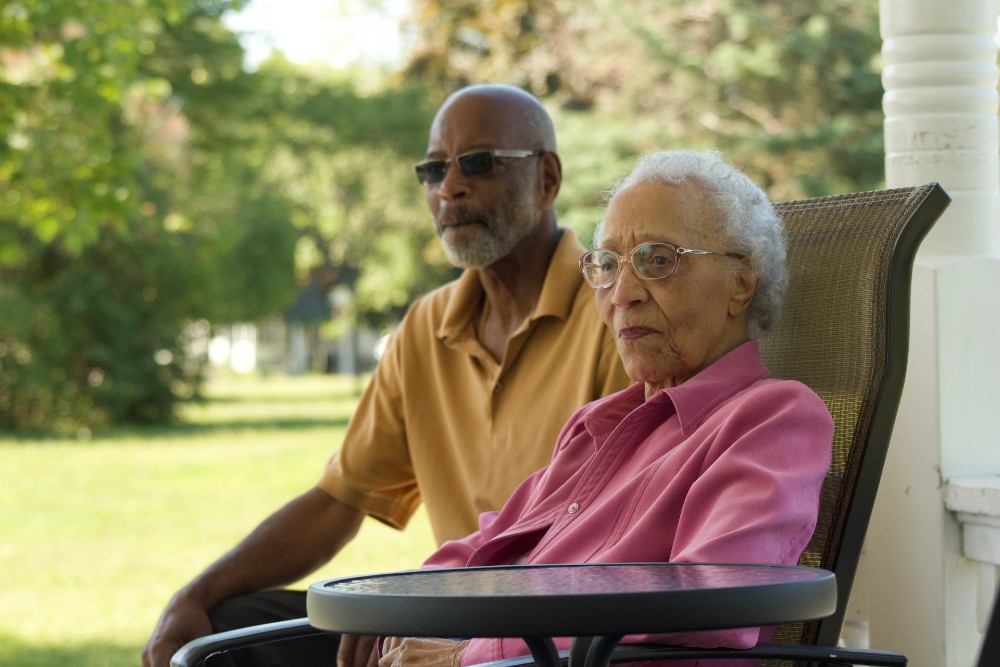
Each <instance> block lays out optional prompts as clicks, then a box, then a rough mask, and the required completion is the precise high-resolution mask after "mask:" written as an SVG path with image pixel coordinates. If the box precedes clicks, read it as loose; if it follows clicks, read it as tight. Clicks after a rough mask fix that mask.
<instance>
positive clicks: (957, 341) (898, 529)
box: [852, 0, 1000, 667]
mask: <svg viewBox="0 0 1000 667" xmlns="http://www.w3.org/2000/svg"><path fill="white" fill-rule="evenodd" d="M880 12H881V30H882V37H883V48H882V54H883V59H884V66H885V68H884V73H883V84H884V86H885V96H884V100H883V107H884V110H885V114H886V118H885V141H886V162H885V164H886V186H887V187H897V186H904V185H915V184H918V183H925V182H928V181H938V182H940V183H941V184H942V185H943V186H944V188H945V189H946V190H947V191H948V192H949V194H951V196H952V198H953V203H952V205H951V207H950V208H949V210H948V211H947V212H946V213H945V215H944V216H943V217H942V218H941V220H939V221H938V223H937V225H936V227H935V228H934V229H933V230H932V231H931V233H930V235H929V236H928V238H927V239H926V240H925V242H924V244H923V246H922V247H921V250H920V253H919V255H918V259H917V265H916V267H915V270H914V282H913V315H912V319H911V327H912V331H911V350H910V359H909V366H908V370H907V381H906V388H905V390H904V395H903V400H902V404H901V406H900V412H899V416H898V418H897V421H896V427H895V431H894V435H893V442H892V446H891V448H890V451H889V459H888V461H887V465H886V469H885V473H884V475H883V479H882V484H881V486H880V489H879V495H878V500H877V502H876V507H875V515H874V516H873V519H872V523H871V526H870V529H869V535H868V539H867V542H866V552H865V558H864V563H863V566H862V572H863V574H864V576H863V577H862V578H861V580H860V581H859V586H858V587H856V589H855V593H854V594H853V597H852V600H853V599H854V598H857V599H858V600H859V603H858V605H857V606H860V607H862V608H865V607H866V608H867V615H868V620H869V636H870V643H871V645H872V646H873V647H876V648H890V649H895V650H899V651H902V652H903V653H905V654H907V655H908V656H909V658H910V661H911V664H915V665H943V666H946V667H968V666H969V665H971V664H973V662H974V660H975V657H976V655H977V654H978V649H979V643H980V629H981V624H982V622H983V620H984V619H983V609H984V604H983V600H984V599H986V597H985V596H992V594H993V587H994V586H995V585H996V564H990V563H988V562H983V561H979V560H973V558H977V556H975V555H973V554H969V553H964V554H963V546H962V531H963V526H964V525H965V523H964V522H965V518H963V519H962V521H963V523H960V522H959V519H958V516H957V515H956V514H955V513H954V512H952V511H949V509H948V507H946V505H945V489H946V488H951V486H960V488H961V489H962V490H964V491H965V492H966V494H968V493H973V494H975V490H976V489H978V488H983V489H984V492H986V493H989V492H990V489H991V488H993V489H994V490H993V491H992V493H993V494H994V495H995V494H996V491H995V487H993V486H992V484H993V483H992V481H991V480H993V479H998V478H1000V435H998V431H1000V429H998V424H1000V419H998V418H997V416H998V415H1000V389H998V387H1000V354H998V350H1000V347H998V345H1000V215H998V214H1000V194H998V187H1000V160H998V148H1000V139H998V137H1000V128H998V120H997V91H996V87H997V66H996V60H997V39H996V37H997V36H996V32H997V2H996V0H947V1H944V0H880ZM974 475H978V477H973V476H974ZM970 480H972V481H971V482H970ZM976 480H978V481H976ZM970 483H971V484H972V486H971V488H972V490H971V491H970V490H969V489H970V487H969V484H970ZM949 494H950V495H951V496H956V494H955V493H952V492H949ZM957 496H962V494H957ZM962 497H966V498H967V497H968V495H966V496H962ZM972 506H976V507H987V508H988V507H989V503H985V504H983V503H980V504H979V505H975V504H973V505H972ZM969 507H970V505H969V504H963V505H961V506H958V507H955V508H954V509H956V510H958V511H962V512H963V513H964V514H963V517H967V516H969V514H968V509H969ZM987 511H988V510H987ZM986 523H987V524H989V521H986ZM996 525H997V526H1000V523H997V524H996ZM977 535H978V533H977ZM997 536H998V539H1000V528H998V529H997ZM998 544H1000V542H998ZM985 551H988V549H986V550H985ZM998 553H1000V551H998ZM990 600H992V598H991V597H990ZM852 604H853V603H852Z"/></svg>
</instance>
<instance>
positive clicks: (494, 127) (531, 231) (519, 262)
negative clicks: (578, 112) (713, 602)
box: [142, 85, 629, 667]
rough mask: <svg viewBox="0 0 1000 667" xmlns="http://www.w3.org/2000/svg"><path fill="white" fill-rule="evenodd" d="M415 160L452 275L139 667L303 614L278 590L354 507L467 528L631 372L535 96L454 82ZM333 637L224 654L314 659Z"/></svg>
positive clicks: (415, 313) (192, 589) (341, 527)
mask: <svg viewBox="0 0 1000 667" xmlns="http://www.w3.org/2000/svg"><path fill="white" fill-rule="evenodd" d="M416 172H417V178H418V179H419V180H420V182H421V183H422V184H423V185H424V187H425V189H426V196H427V203H428V206H429V208H430V212H431V214H432V216H433V218H434V224H435V227H436V229H437V232H438V234H439V236H440V238H441V241H442V243H443V245H444V247H445V250H446V252H447V254H448V257H449V259H450V260H451V261H452V262H453V263H454V264H455V265H456V266H459V267H462V268H464V269H467V270H466V271H465V272H463V274H462V275H461V276H460V277H459V278H458V279H457V280H456V281H454V282H452V283H449V284H448V285H445V286H444V287H442V288H440V289H438V290H436V291H434V292H432V293H431V294H429V295H427V296H425V297H423V298H421V299H420V300H418V301H417V302H415V303H414V304H413V305H412V307H411V308H410V311H409V312H408V313H407V315H406V317H405V318H404V320H403V322H402V323H401V325H400V327H399V328H398V330H397V331H396V333H395V334H394V335H393V336H392V339H391V340H390V342H389V345H388V346H387V349H386V352H385V354H384V355H383V357H382V359H381V360H380V362H379V366H378V368H377V370H376V372H375V376H374V377H373V379H372V382H371V384H370V385H369V386H368V388H367V390H366V391H365V393H364V396H363V397H362V399H361V402H360V405H359V406H358V409H357V412H356V413H355V415H354V418H353V419H352V421H351V424H350V427H349V428H348V431H347V434H346V436H345V439H344V443H343V446H342V448H341V450H340V451H339V452H337V453H336V454H335V455H334V456H333V457H332V458H331V459H330V461H329V462H328V463H327V465H326V468H325V470H324V473H323V475H322V477H321V478H320V480H319V482H318V483H317V485H316V486H315V487H314V488H312V489H310V490H308V491H306V492H305V493H304V494H302V495H301V496H299V497H297V498H295V499H294V500H292V501H291V502H289V503H288V504H287V505H285V506H284V507H283V508H281V509H279V510H278V511H277V512H275V513H274V514H273V515H271V516H270V517H269V518H267V519H266V520H265V521H264V522H263V523H261V524H260V525H259V526H258V527H257V528H256V529H254V530H253V531H252V532H251V533H250V535H248V536H247V537H246V538H244V539H243V541H241V542H240V543H239V544H238V545H237V546H236V547H234V548H233V549H232V550H231V551H230V552H229V553H227V554H225V555H224V556H222V557H221V558H220V559H219V560H218V561H216V562H215V563H213V564H212V565H210V566H209V567H208V568H207V569H206V570H205V571H204V572H202V573H201V574H200V575H198V576H197V577H195V579H194V580H193V581H191V582H190V583H189V584H187V585H186V586H184V587H183V588H182V589H181V590H180V591H178V592H177V593H176V594H175V595H174V596H173V598H172V599H171V600H170V603H169V604H168V605H167V607H166V609H165V610H164V611H163V613H162V615H161V617H160V619H159V622H158V623H157V626H156V628H155V630H154V631H153V635H152V637H151V638H150V640H149V642H148V644H147V645H146V648H145V650H144V651H143V655H142V661H143V665H144V667H166V665H167V664H168V662H169V659H170V656H171V655H172V654H173V653H174V652H175V651H176V650H177V649H178V648H179V647H180V646H182V645H183V644H184V643H186V642H188V641H190V640H191V639H194V638H196V637H199V636H202V635H205V634H209V633H211V632H213V631H220V630H226V629H232V628H234V627H243V626H246V625H253V624H257V623H265V622H271V621H277V620H282V619H285V618H296V617H301V616H304V615H305V594H304V592H301V591H285V590H275V589H277V588H278V587H281V586H285V585H288V584H290V583H292V582H295V581H297V580H299V579H301V578H302V577H305V576H308V575H309V574H310V573H312V572H314V571H315V570H316V569H318V568H319V567H321V566H322V565H324V564H325V563H326V562H327V561H329V560H330V559H331V558H332V557H333V556H334V555H335V554H336V553H337V552H338V551H339V550H340V549H341V548H342V547H343V546H344V545H345V544H346V543H348V542H349V541H350V540H351V539H352V538H353V537H354V535H355V534H356V532H357V530H358V527H359V526H360V524H361V521H362V519H363V518H364V517H365V516H366V515H369V516H372V517H374V518H376V519H378V520H380V521H383V522H385V523H388V524H389V525H392V526H395V527H397V528H403V527H405V525H406V523H407V521H408V520H409V518H410V516H411V515H412V514H413V512H414V510H415V509H416V507H417V505H418V504H419V503H420V502H424V503H425V505H426V508H427V512H428V516H429V517H430V521H431V525H432V527H433V530H434V535H435V538H436V539H437V540H438V541H439V542H444V541H445V540H449V539H456V538H459V537H462V536H464V535H466V534H468V533H469V532H471V531H473V530H475V528H476V526H477V517H478V515H479V513H480V512H482V511H487V510H494V509H497V508H499V507H500V506H502V505H503V503H504V501H505V500H506V499H507V497H508V495H509V494H510V492H511V491H512V490H513V489H514V487H515V486H516V485H517V483H518V482H519V481H520V480H521V479H523V478H524V477H525V476H527V475H528V474H530V473H532V472H534V471H535V470H537V469H538V468H541V467H542V466H544V465H545V464H546V463H547V462H548V460H549V458H550V457H551V454H552V444H553V443H554V442H555V439H556V436H557V435H558V433H559V429H560V427H561V426H562V425H563V423H564V422H565V421H566V419H567V418H568V417H569V416H570V415H571V414H572V413H573V412H574V410H575V409H577V408H578V407H579V406H581V405H583V404H585V403H587V402H589V401H591V400H593V399H595V398H598V397H601V396H604V395H606V394H609V393H611V392H613V391H616V390H618V389H620V388H622V387H625V386H627V384H628V383H629V380H628V377H627V376H626V374H625V372H624V370H623V368H622V366H621V362H620V360H619V358H618V355H617V353H616V350H615V344H614V341H613V340H612V337H611V336H610V335H609V334H608V332H607V331H606V330H605V328H604V327H603V326H601V321H600V318H599V316H598V314H597V311H596V309H595V308H594V303H593V296H592V294H591V293H590V288H589V287H588V286H587V285H586V283H585V282H584V281H583V279H582V277H581V276H580V274H579V269H578V265H577V261H578V259H579V257H580V254H581V253H582V252H583V248H582V247H581V246H580V244H579V243H578V241H577V240H576V238H575V237H574V235H573V233H572V232H571V231H569V230H565V229H561V228H559V226H558V225H557V223H556V212H555V199H556V195H557V194H558V193H559V186H560V182H561V179H562V166H561V163H560V161H559V156H558V154H557V153H556V141H555V132H554V130H553V127H552V121H551V119H550V118H549V116H548V114H547V113H546V112H545V109H544V108H543V107H542V105H541V104H540V103H539V102H538V100H536V99H535V98H534V97H532V96H531V95H529V94H527V93H525V92H524V91H522V90H520V89H517V88H513V87H510V86H502V85H482V86H472V87H469V88H465V89H462V90H460V91H458V92H457V93H455V94H453V95H452V96H451V97H449V98H448V99H447V100H446V101H445V103H444V105H442V107H441V109H440V110H439V111H438V113H437V116H436V117H435V119H434V122H433V125H432V126H431V130H430V137H429V141H428V147H427V155H426V156H425V160H424V161H423V162H421V163H420V164H418V165H417V167H416ZM330 641H331V639H330V638H329V637H318V638H312V639H307V640H302V641H297V642H291V643H288V644H287V645H286V646H281V645H277V647H275V648H272V647H267V646H265V647H259V648H255V649H249V650H247V651H242V652H240V653H243V654H244V655H239V656H238V661H234V663H232V664H240V665H265V664H296V665H303V664H312V662H317V661H318V662H324V663H329V661H330V658H331V656H332V655H333V654H334V652H335V651H336V648H335V646H336V644H333V646H331V645H330V643H329V642H330ZM333 641H334V642H335V641H336V639H335V638H334V639H333ZM369 646H370V645H369ZM369 646H364V645H359V646H357V648H356V649H355V648H354V647H353V646H345V647H342V648H343V649H344V650H342V653H344V652H347V653H349V652H351V651H356V653H357V654H358V655H367V654H368V653H369V651H368V649H369ZM272 651H274V652H275V653H274V654H273V655H274V656H279V657H269V656H268V655H267V653H268V652H272ZM230 659H231V658H230Z"/></svg>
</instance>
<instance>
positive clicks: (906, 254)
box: [761, 183, 949, 646]
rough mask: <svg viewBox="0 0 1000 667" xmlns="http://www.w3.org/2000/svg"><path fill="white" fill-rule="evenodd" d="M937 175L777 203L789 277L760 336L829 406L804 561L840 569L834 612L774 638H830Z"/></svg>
mask: <svg viewBox="0 0 1000 667" xmlns="http://www.w3.org/2000/svg"><path fill="white" fill-rule="evenodd" d="M948 202H949V198H948V196H947V195H946V194H945V193H944V191H943V190H942V189H941V188H940V187H938V186H937V184H935V183H931V184H928V185H924V186H919V187H913V188H900V189H893V190H881V191H875V192H865V193H857V194H849V195H842V196H835V197H823V198H816V199H806V200H800V201H790V202H784V203H781V204H778V205H777V208H778V212H779V214H780V215H781V216H782V218H783V219H784V222H785V227H786V229H787V233H788V248H789V252H788V268H789V273H790V276H789V278H790V279H789V286H788V292H787V294H786V297H785V302H784V306H783V309H782V314H781V319H780V320H779V322H778V323H777V325H776V327H775V328H774V329H773V331H772V332H771V333H770V334H769V335H768V336H766V337H765V338H763V339H762V340H761V349H762V354H763V357H764V361H765V363H766V364H767V366H768V368H769V369H770V370H771V373H772V374H773V375H774V376H775V377H781V378H794V379H796V380H799V381H801V382H803V383H805V384H807V385H808V386H809V387H811V388H812V389H813V391H815V392H816V393H817V394H819V395H820V397H822V399H823V400H824V401H825V402H826V405H827V407H828V408H829V409H830V412H831V413H832V415H833V418H834V422H835V432H834V438H833V464H832V466H831V469H830V472H829V474H828V475H827V479H826V482H825V484H824V488H823V496H822V500H821V507H820V515H819V523H818V525H817V528H816V532H815V534H814V536H813V539H812V541H811V542H810V544H809V546H808V548H807V550H806V552H805V554H804V555H803V556H802V559H801V560H800V564H802V565H809V566H813V567H823V568H826V569H829V570H833V571H834V572H835V573H836V575H837V582H838V589H839V590H838V593H839V596H840V599H839V601H838V605H837V607H838V608H837V612H836V614H834V616H832V617H830V618H827V619H823V620H822V621H816V622H812V623H805V624H794V625H789V626H782V627H780V628H779V629H778V634H777V635H776V636H775V641H777V642H789V643H803V644H817V643H818V644H824V645H829V646H836V643H837V639H838V637H839V634H840V629H841V625H842V623H843V619H844V611H845V609H846V605H847V599H848V595H849V593H850V590H851V584H852V582H853V580H854V574H855V570H856V568H857V563H858V559H859V558H860V554H861V546H862V541H863V539H864V533H865V531H866V529H867V526H868V520H869V518H870V515H871V509H872V505H873V503H874V499H875V492H876V489H877V486H878V480H879V477H880V475H881V472H882V466H883V463H884V461H885V455H886V451H887V449H888V445H889V436H890V434H891V432H892V424H893V420H894V419H895V415H896V409H897V407H898V404H899V397H900V393H901V391H902V387H903V377H904V374H905V370H906V359H907V347H908V335H909V333H908V330H909V290H910V278H911V268H912V262H913V258H914V255H915V253H916V249H917V246H918V245H919V243H920V241H921V239H922V238H923V237H924V235H925V234H926V232H927V230H928V229H929V228H930V226H931V225H932V224H933V223H934V221H935V220H936V219H937V217H938V216H939V215H940V214H941V212H942V211H943V210H944V208H945V207H946V206H947V205H948Z"/></svg>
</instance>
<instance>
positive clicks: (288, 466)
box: [0, 376, 433, 667]
mask: <svg viewBox="0 0 1000 667" xmlns="http://www.w3.org/2000/svg"><path fill="white" fill-rule="evenodd" d="M357 388H358V383H357V382H356V381H355V380H354V379H353V378H345V377H337V376H309V377H300V378H288V377H273V376H272V377H268V378H260V377H256V376H254V377H234V378H228V377H227V378H222V379H218V380H214V381H213V382H211V383H210V384H209V386H208V392H207V393H208V396H209V399H210V400H209V401H208V402H207V404H205V405H192V406H189V407H187V408H186V410H185V411H184V413H183V416H184V420H183V424H182V425H179V426H177V427H175V428H169V429H151V430H135V429H133V430H118V431H112V432H107V433H95V434H94V435H93V437H92V439H91V440H89V441H85V442H84V441H76V440H61V439H37V438H32V439H19V438H16V437H10V436H9V435H7V436H0V664H2V665H12V666H16V667H55V666H57V665H58V666H60V667H64V666H66V665H73V666H74V667H98V666H100V667H116V666H118V665H121V666H123V667H124V666H129V667H133V666H134V665H136V664H138V654H139V651H140V650H141V647H142V645H143V644H144V643H145V641H146V638H147V637H148V634H149V632H150V630H151V629H152V627H153V624H154V623H155V622H156V618H157V616H158V614H159V611H160V609H161V608H162V606H163V604H164V603H165V602H166V601H167V599H168V598H169V596H170V595H171V593H172V592H173V591H174V590H176V589H177V588H178V587H179V586H180V585H181V584H183V583H184V582H186V581H187V580H188V579H189V578H190V577H191V576H193V575H194V574H196V573H197V572H199V571H200V570H201V568H202V567H203V566H204V565H206V564H207V563H208V562H210V561H211V560H214V559H215V558H216V557H217V556H218V555H219V554H221V553H222V552H223V551H225V550H226V549H228V548H229V547H230V546H232V545H233V544H234V543H235V542H236V541H237V540H238V539H239V538H240V537H242V536H243V535H245V534H246V532H247V531H249V530H250V529H251V528H252V527H253V526H255V525H256V524H257V523H258V522H259V521H260V520H261V519H262V518H264V517H265V516H266V515H267V514H269V513H270V512H272V511H273V510H275V509H277V507H279V506H280V505H281V504H282V503H284V502H285V501H287V500H289V499H290V498H291V497H293V496H294V495H297V494H298V493H301V492H302V491H304V490H305V489H307V488H308V487H309V486H311V485H312V484H313V483H314V482H315V481H316V479H317V478H318V476H319V474H320V472H321V469H322V465H323V462H324V461H325V460H326V459H327V457H328V456H329V455H330V454H331V453H332V452H333V451H334V450H336V448H337V447H338V446H339V444H340V442H341V440H342V438H343V434H344V428H345V426H346V424H347V420H348V418H349V417H350V414H351V411H352V410H353V408H354V405H355V403H356V400H357V394H356V391H357ZM432 548H433V540H432V538H431V534H430V528H429V526H428V524H427V521H426V518H425V516H424V515H423V514H422V513H421V514H419V515H418V516H417V517H416V518H415V519H414V521H413V522H412V523H411V525H410V528H409V529H408V530H407V531H405V532H403V533H400V532H398V531H394V530H391V529H389V528H386V527H384V526H383V525H381V524H379V523H377V522H375V521H372V520H368V521H366V523H365V526H364V527H363V528H362V532H361V534H360V536H359V537H358V539H356V540H354V542H353V543H352V544H351V545H349V546H348V547H347V549H345V550H344V552H342V553H341V554H340V555H339V556H338V558H336V559H335V560H334V562H333V563H331V564H330V565H328V566H327V567H326V568H325V569H323V570H322V571H320V572H318V573H316V574H315V575H314V576H312V577H310V578H309V581H312V580H315V579H322V578H326V577H332V576H338V575H343V574H351V573H358V572H377V571H387V570H395V569H403V568H409V567H416V566H417V565H419V563H420V561H421V560H422V559H423V557H424V556H426V555H427V554H428V553H429V552H430V550H431V549H432ZM303 583H308V581H307V582H303Z"/></svg>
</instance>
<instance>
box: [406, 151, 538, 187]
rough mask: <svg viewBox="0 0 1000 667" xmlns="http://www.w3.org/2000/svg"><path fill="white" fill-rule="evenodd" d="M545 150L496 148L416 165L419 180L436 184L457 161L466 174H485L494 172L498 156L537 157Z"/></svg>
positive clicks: (425, 183) (426, 183)
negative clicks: (450, 165) (449, 166)
mask: <svg viewBox="0 0 1000 667" xmlns="http://www.w3.org/2000/svg"><path fill="white" fill-rule="evenodd" d="M544 154H545V151H525V150H507V149H504V148H494V149H492V150H484V151H469V152H468V153H462V154H461V155H457V156H455V157H453V158H449V159H447V160H427V161H426V162H421V163H420V164H418V165H416V166H415V167H414V169H415V170H416V172H417V180H418V181H420V182H421V183H423V184H424V185H435V184H437V183H440V182H441V181H443V180H444V177H445V174H447V173H448V165H449V164H451V163H452V162H455V163H456V164H457V165H458V168H459V169H460V170H461V171H462V173H463V174H465V175H466V176H485V175H487V174H489V173H492V171H493V167H494V166H495V164H496V159H495V158H498V157H515V158H526V157H537V156H539V155H544Z"/></svg>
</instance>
